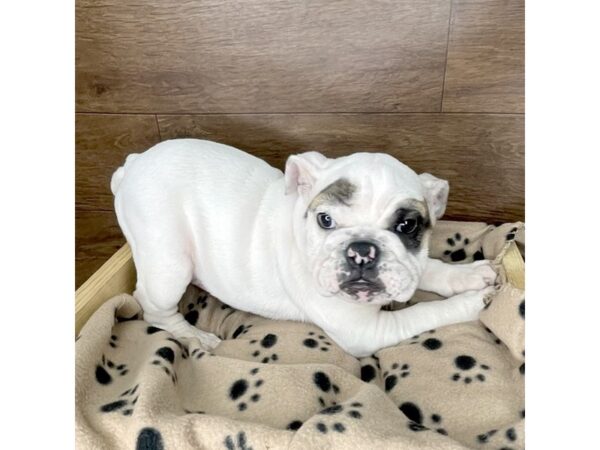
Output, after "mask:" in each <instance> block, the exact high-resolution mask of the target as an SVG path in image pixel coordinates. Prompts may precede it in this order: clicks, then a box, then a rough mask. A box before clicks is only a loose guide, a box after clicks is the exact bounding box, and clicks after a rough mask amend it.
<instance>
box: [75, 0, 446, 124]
mask: <svg viewBox="0 0 600 450" xmlns="http://www.w3.org/2000/svg"><path fill="white" fill-rule="evenodd" d="M449 14H450V0H429V1H426V2H416V1H414V0H394V1H389V0H377V1H371V2H364V1H360V0H345V1H339V0H338V1H331V0H314V1H311V2H307V1H289V0H279V1H273V0H252V1H246V2H232V1H222V0H203V1H190V0H148V1H145V2H138V1H134V0H78V1H77V3H76V99H77V104H76V108H77V111H79V112H142V113H144V112H145V113H148V112H150V113H158V112H161V113H178V112H227V113H234V112H235V113H239V112H330V111H351V112H354V111H371V112H372V111H383V112H394V111H411V112H412V111H417V112H419V111H436V112H437V111H440V107H441V94H442V85H443V74H444V64H445V57H446V44H447V31H448V20H449Z"/></svg>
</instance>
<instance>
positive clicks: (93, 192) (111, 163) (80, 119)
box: [75, 114, 160, 211]
mask: <svg viewBox="0 0 600 450" xmlns="http://www.w3.org/2000/svg"><path fill="white" fill-rule="evenodd" d="M159 141H160V137H159V134H158V126H157V124H156V117H155V116H154V115H123V114H76V118H75V164H76V170H75V203H76V207H77V209H85V210H92V211H98V210H101V211H112V210H113V195H112V192H111V191H110V178H111V176H112V174H113V173H114V171H115V170H117V168H118V167H119V166H121V165H122V164H123V163H124V162H125V157H126V156H127V155H128V154H129V153H133V152H139V151H144V150H146V149H148V148H149V147H151V146H152V145H154V144H156V143H157V142H159Z"/></svg>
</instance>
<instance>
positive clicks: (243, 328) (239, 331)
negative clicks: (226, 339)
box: [231, 324, 254, 339]
mask: <svg viewBox="0 0 600 450" xmlns="http://www.w3.org/2000/svg"><path fill="white" fill-rule="evenodd" d="M253 326H254V325H243V324H242V325H240V326H239V327H237V328H236V329H235V331H234V332H233V334H232V335H231V339H236V338H237V337H238V336H240V335H242V334H246V333H247V332H248V331H249V330H250V328H252V327H253Z"/></svg>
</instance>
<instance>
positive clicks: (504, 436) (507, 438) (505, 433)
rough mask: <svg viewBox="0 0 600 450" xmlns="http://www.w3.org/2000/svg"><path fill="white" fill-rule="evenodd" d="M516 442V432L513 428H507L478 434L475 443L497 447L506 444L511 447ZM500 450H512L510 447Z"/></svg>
mask: <svg viewBox="0 0 600 450" xmlns="http://www.w3.org/2000/svg"><path fill="white" fill-rule="evenodd" d="M516 440H517V431H516V430H515V429H514V427H509V428H507V429H506V430H502V431H499V430H496V429H494V430H489V431H487V432H485V433H481V434H478V435H477V437H476V441H477V442H478V443H479V444H488V443H492V441H493V443H494V444H497V445H503V444H508V445H511V444H512V443H514V442H515V441H516ZM500 450H512V449H511V447H507V446H506V445H505V446H504V447H502V448H501V449H500Z"/></svg>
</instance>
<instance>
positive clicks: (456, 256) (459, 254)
mask: <svg viewBox="0 0 600 450" xmlns="http://www.w3.org/2000/svg"><path fill="white" fill-rule="evenodd" d="M446 242H447V243H448V245H449V246H450V248H449V249H448V250H445V251H444V255H446V256H448V257H450V260H452V261H454V262H458V261H464V260H465V259H466V258H467V254H466V253H465V248H464V246H465V245H467V244H468V243H469V239H468V238H463V237H462V236H461V235H460V233H456V234H455V235H454V236H452V237H449V238H448V239H446ZM458 247H460V248H458Z"/></svg>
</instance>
